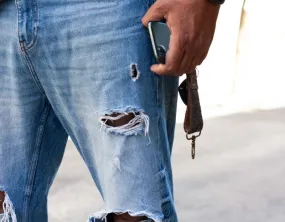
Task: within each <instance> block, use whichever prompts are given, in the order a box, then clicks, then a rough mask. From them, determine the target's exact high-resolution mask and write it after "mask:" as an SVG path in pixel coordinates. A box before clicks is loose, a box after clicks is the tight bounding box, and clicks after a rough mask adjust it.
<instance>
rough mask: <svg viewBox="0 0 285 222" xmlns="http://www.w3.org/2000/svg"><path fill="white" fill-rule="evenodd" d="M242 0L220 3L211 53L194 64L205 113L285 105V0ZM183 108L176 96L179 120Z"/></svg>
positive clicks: (216, 114)
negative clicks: (196, 65) (222, 4)
mask: <svg viewBox="0 0 285 222" xmlns="http://www.w3.org/2000/svg"><path fill="white" fill-rule="evenodd" d="M243 4H244V0H234V1H231V0H228V1H227V2H226V3H225V5H224V6H223V7H222V8H221V12H220V16H219V19H218V24H217V31H216V35H215V38H214V41H213V44H212V46H211V49H210V52H209V55H208V57H207V59H206V60H205V61H204V63H203V64H202V65H201V67H199V68H198V69H199V78H198V81H199V86H200V97H201V98H200V99H201V103H202V108H203V114H204V117H206V118H208V117H214V116H221V115H226V114H230V113H236V112H241V111H252V110H256V109H272V108H280V107H284V106H285V86H284V84H285V77H284V73H285V72H284V71H285V67H284V65H285V61H284V60H285V25H284V21H285V13H284V6H285V1H284V0H270V4H269V1H268V0H246V2H245V5H244V7H243ZM182 79H183V77H182V78H181V80H182ZM184 112H185V106H184V105H183V104H182V102H181V101H179V103H178V115H177V121H178V122H182V121H183V117H184Z"/></svg>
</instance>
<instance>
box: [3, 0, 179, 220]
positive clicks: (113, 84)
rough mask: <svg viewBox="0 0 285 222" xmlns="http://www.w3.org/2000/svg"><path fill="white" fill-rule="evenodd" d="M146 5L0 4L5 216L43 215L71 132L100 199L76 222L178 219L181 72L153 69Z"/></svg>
mask: <svg viewBox="0 0 285 222" xmlns="http://www.w3.org/2000/svg"><path fill="white" fill-rule="evenodd" d="M151 4H153V0H16V1H12V0H6V1H4V2H3V3H1V4H0V191H2V192H4V193H5V200H4V201H5V202H4V214H2V215H0V221H1V222H16V221H17V222H46V221H48V213H47V197H48V193H49V189H50V186H51V185H52V182H53V180H54V178H55V175H56V173H57V171H58V168H59V166H60V163H61V161H62V158H63V154H64V150H65V146H66V142H67V139H68V136H70V138H71V139H72V141H73V142H74V144H75V146H76V148H77V150H78V152H79V154H80V155H81V157H82V159H83V160H84V162H85V163H86V165H87V167H88V169H89V171H90V174H91V175H92V178H93V180H94V185H96V186H97V188H98V190H99V192H100V193H101V195H102V198H103V200H104V209H102V210H101V209H100V210H99V212H96V211H97V209H94V212H90V218H82V221H86V220H87V221H89V222H100V221H105V218H107V215H109V214H110V213H118V214H119V213H129V214H130V215H131V216H146V217H147V218H148V219H149V221H155V222H176V221H177V216H176V212H175V208H174V199H173V182H172V170H171V162H170V156H171V149H172V144H173V137H174V127H175V115H176V103H177V87H178V78H176V77H166V76H158V75H155V74H154V73H152V72H151V71H150V66H151V65H152V64H154V63H155V59H154V56H153V52H152V47H151V42H150V38H149V35H148V31H147V29H146V28H145V27H143V25H142V23H141V19H142V17H143V16H144V14H145V13H146V11H147V10H148V8H149V7H150V6H151ZM130 115H131V117H132V118H131V119H130V120H128V121H127V122H125V123H124V124H122V125H120V126H114V125H112V124H110V123H112V122H113V121H116V120H118V119H120V118H123V117H124V116H130ZM78 195H80V192H79V194H78ZM59 201H60V200H59ZM75 204H76V203H75ZM72 213H74V214H76V212H71V214H72Z"/></svg>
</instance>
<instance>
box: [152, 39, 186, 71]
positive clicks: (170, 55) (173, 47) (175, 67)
mask: <svg viewBox="0 0 285 222" xmlns="http://www.w3.org/2000/svg"><path fill="white" fill-rule="evenodd" d="M185 44H186V43H185V40H184V39H183V38H181V37H180V36H178V35H171V36H170V43H169V50H168V52H167V53H166V60H165V61H166V63H165V64H158V65H153V66H152V67H151V70H152V71H153V72H155V73H157V74H158V75H182V74H183V72H182V71H181V70H180V66H181V62H182V61H183V57H184V55H185V49H186V48H185Z"/></svg>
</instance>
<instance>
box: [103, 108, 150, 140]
mask: <svg viewBox="0 0 285 222" xmlns="http://www.w3.org/2000/svg"><path fill="white" fill-rule="evenodd" d="M100 122H101V125H102V127H101V129H102V128H104V129H105V130H106V132H108V133H114V134H119V135H126V136H129V135H138V134H139V133H140V132H141V131H144V133H145V135H147V134H148V130H149V117H148V116H147V115H146V114H145V113H143V112H135V111H134V112H122V113H121V112H113V113H111V114H106V115H103V116H101V117H100Z"/></svg>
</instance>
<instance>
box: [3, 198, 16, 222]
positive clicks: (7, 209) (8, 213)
mask: <svg viewBox="0 0 285 222" xmlns="http://www.w3.org/2000/svg"><path fill="white" fill-rule="evenodd" d="M3 210H4V213H3V215H2V216H3V218H2V219H1V221H0V222H9V221H10V218H11V219H12V222H17V218H16V214H15V210H14V207H13V204H12V202H11V200H10V198H9V196H8V195H7V194H5V199H4V202H3Z"/></svg>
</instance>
